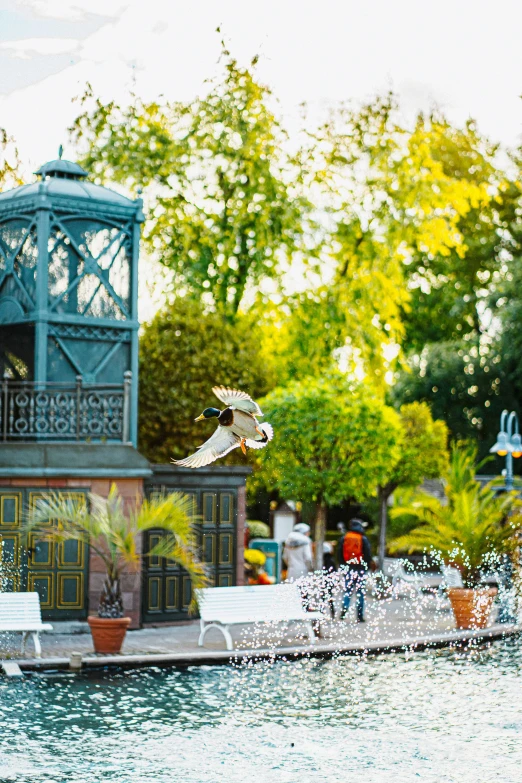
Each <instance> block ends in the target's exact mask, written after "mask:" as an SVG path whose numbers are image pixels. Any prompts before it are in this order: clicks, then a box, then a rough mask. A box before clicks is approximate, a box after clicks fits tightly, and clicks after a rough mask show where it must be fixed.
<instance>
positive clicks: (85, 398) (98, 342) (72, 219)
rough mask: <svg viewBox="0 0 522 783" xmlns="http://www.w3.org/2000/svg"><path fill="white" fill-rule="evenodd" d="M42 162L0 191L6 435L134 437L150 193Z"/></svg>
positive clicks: (0, 352)
mask: <svg viewBox="0 0 522 783" xmlns="http://www.w3.org/2000/svg"><path fill="white" fill-rule="evenodd" d="M36 173H37V175H38V177H39V181H38V182H35V183H33V184H31V185H24V186H23V187H19V188H16V189H14V190H11V191H8V192H6V193H2V194H0V372H1V375H2V376H3V379H4V405H3V406H2V409H1V411H0V413H1V415H2V422H1V429H0V433H1V434H0V438H2V439H3V440H4V441H5V440H7V441H15V440H24V441H27V440H28V439H31V440H40V441H45V440H56V438H57V437H58V436H59V438H60V440H85V439H89V440H100V439H102V440H119V441H122V442H130V443H132V444H133V445H134V446H135V445H136V427H137V369H138V342H137V340H138V337H137V331H138V326H139V324H138V314H137V299H138V297H137V272H138V249H139V230H140V223H141V222H142V221H143V213H142V202H141V200H140V199H137V200H136V201H131V200H130V199H128V198H125V197H124V196H121V195H120V194H118V193H116V192H114V191H112V190H109V189H107V188H103V187H100V186H99V185H95V184H93V183H91V182H89V181H88V180H87V179H86V178H87V172H86V171H84V170H83V169H82V167H81V166H79V165H78V164H77V163H71V162H70V161H66V160H61V159H58V160H53V161H51V162H50V163H46V164H45V165H44V166H42V167H41V168H40V169H39V170H38V171H37V172H36ZM19 381H24V382H26V383H25V384H24V390H23V394H22V395H21V394H20V393H19V392H18V386H17V382H19ZM27 382H31V383H32V384H33V388H32V390H31V391H29V388H28V386H27ZM93 386H96V387H97V389H96V392H95V394H94V396H93V391H94V390H93V388H92V387H93ZM103 387H105V390H104V388H103Z"/></svg>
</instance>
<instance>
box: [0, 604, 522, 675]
mask: <svg viewBox="0 0 522 783" xmlns="http://www.w3.org/2000/svg"><path fill="white" fill-rule="evenodd" d="M352 611H353V609H352ZM366 620H367V621H366V622H365V623H356V622H355V619H354V618H353V617H350V618H348V619H347V620H344V621H340V620H335V621H326V622H324V623H322V627H321V638H320V639H318V640H317V642H316V644H315V645H313V646H311V645H310V644H309V641H308V639H307V637H306V636H305V634H304V629H302V628H301V627H300V626H299V625H292V626H289V627H287V626H266V625H261V626H255V625H241V626H235V627H233V629H232V637H233V640H234V651H233V652H232V653H230V652H228V651H227V650H226V649H225V642H224V639H223V636H222V634H221V633H220V632H219V631H217V630H211V631H209V633H208V634H207V636H206V639H205V647H204V648H201V647H198V645H197V641H198V635H199V622H198V621H197V620H194V621H189V622H186V623H178V624H176V625H173V626H167V627H165V626H163V627H158V628H144V629H141V630H138V631H129V632H128V633H127V636H126V639H125V642H124V646H123V649H122V652H121V654H120V655H117V656H106V655H103V656H102V655H97V654H96V653H94V650H93V646H92V639H91V636H90V633H89V631H88V626H87V624H86V623H74V624H64V626H65V627H63V626H62V627H61V624H60V623H55V624H54V625H55V628H54V632H52V633H45V634H43V635H42V637H41V640H42V658H41V659H40V660H38V659H34V658H29V657H28V655H30V654H31V653H32V652H33V648H32V644H31V641H29V642H28V648H27V651H26V655H25V656H22V654H21V652H20V641H21V636H20V634H2V635H0V661H1V660H2V659H3V660H10V661H16V662H17V663H18V664H19V665H20V667H21V668H22V669H23V668H26V669H32V668H38V669H41V668H67V667H68V666H69V658H70V656H71V654H72V653H73V652H77V653H81V655H82V660H83V666H85V667H99V666H107V665H113V666H151V665H152V666H155V665H184V666H187V665H198V664H203V663H205V664H208V663H216V664H217V663H229V662H230V661H231V660H238V659H241V658H256V659H257V658H267V657H269V658H273V657H287V658H288V657H300V656H303V655H311V654H312V655H324V656H328V655H334V654H337V653H341V652H342V653H347V654H349V653H357V654H361V653H365V652H366V653H376V652H383V651H391V650H400V649H407V648H412V649H421V648H424V647H427V646H432V647H438V646H447V645H452V644H462V643H466V642H468V641H469V640H470V639H475V640H488V639H494V638H500V637H502V636H506V635H513V634H515V633H519V632H520V630H521V628H520V627H519V626H518V625H505V624H502V625H500V624H497V623H496V622H495V611H494V612H493V614H492V623H491V625H490V627H489V628H488V629H486V630H485V631H460V630H456V629H455V622H454V619H453V613H452V612H451V608H450V606H449V603H448V601H447V600H444V599H439V598H438V597H435V596H432V595H428V596H425V597H422V598H421V599H419V598H415V599H408V598H402V599H388V600H385V601H377V600H373V599H371V598H369V599H368V604H367V611H366ZM63 631H69V632H66V633H64V632H63ZM71 631H76V632H75V633H71Z"/></svg>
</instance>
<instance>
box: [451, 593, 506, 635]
mask: <svg viewBox="0 0 522 783" xmlns="http://www.w3.org/2000/svg"><path fill="white" fill-rule="evenodd" d="M496 594H497V588H496V587H478V588H475V589H474V590H470V589H467V588H465V587H450V588H449V589H448V596H449V599H450V601H451V608H452V609H453V614H454V615H455V622H456V623H457V628H468V629H469V628H485V627H486V626H487V624H488V620H489V615H490V614H491V607H492V606H493V599H494V598H495V596H496Z"/></svg>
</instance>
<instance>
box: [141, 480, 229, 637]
mask: <svg viewBox="0 0 522 783" xmlns="http://www.w3.org/2000/svg"><path fill="white" fill-rule="evenodd" d="M186 494H188V495H192V496H193V498H194V503H195V510H196V513H197V514H198V516H199V517H200V520H201V521H200V523H199V524H198V539H199V546H200V556H201V558H202V560H203V561H204V562H205V564H206V566H207V570H208V574H209V579H210V585H212V586H219V587H228V586H231V585H233V584H234V583H235V574H236V571H235V556H236V554H235V553H236V536H235V529H236V525H235V514H236V498H235V493H234V492H207V491H205V492H200V491H198V492H187V493H186ZM162 535H163V533H162V531H161V530H152V531H148V532H147V533H146V535H145V537H144V542H143V543H144V552H148V551H149V550H150V549H151V548H152V547H153V546H154V544H156V543H157V542H158V541H159V540H160V539H161V536H162ZM142 585H143V587H142V610H143V621H144V622H146V623H150V622H165V621H168V620H184V619H187V616H188V608H189V605H190V602H191V600H192V585H191V582H190V578H189V576H188V574H187V573H186V572H185V571H184V570H183V569H182V568H180V567H179V566H177V565H176V564H175V563H169V562H168V561H167V560H165V558H159V557H145V558H144V562H143V582H142Z"/></svg>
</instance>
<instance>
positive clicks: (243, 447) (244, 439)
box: [239, 438, 247, 454]
mask: <svg viewBox="0 0 522 783" xmlns="http://www.w3.org/2000/svg"><path fill="white" fill-rule="evenodd" d="M245 441H246V438H241V442H240V444H239V445H240V446H241V451H242V452H243V454H246V453H247V450H246V446H245Z"/></svg>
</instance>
